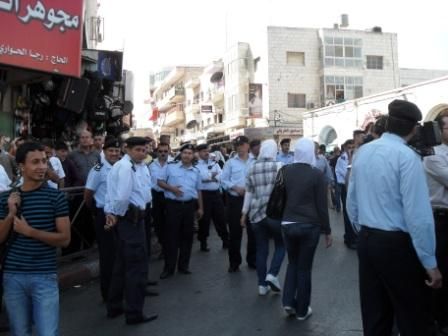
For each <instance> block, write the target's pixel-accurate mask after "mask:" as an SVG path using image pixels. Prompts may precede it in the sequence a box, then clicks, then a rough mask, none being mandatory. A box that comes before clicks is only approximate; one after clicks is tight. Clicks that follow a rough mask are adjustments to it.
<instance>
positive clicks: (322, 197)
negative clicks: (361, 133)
mask: <svg viewBox="0 0 448 336" xmlns="http://www.w3.org/2000/svg"><path fill="white" fill-rule="evenodd" d="M315 160H316V157H315V155H314V143H313V141H312V140H310V139H306V138H302V139H300V140H299V141H298V142H297V143H296V146H295V150H294V163H293V164H289V165H287V166H284V167H283V168H282V169H281V170H280V172H279V174H283V178H284V182H285V188H286V203H285V209H284V212H283V218H282V223H281V224H282V234H283V239H284V242H285V246H286V250H287V252H288V259H289V263H288V270H287V272H286V279H285V285H284V290H283V308H284V309H285V311H286V313H287V314H288V315H289V316H291V315H294V314H295V315H296V316H297V319H298V320H301V321H302V320H306V319H307V318H308V317H310V316H311V314H312V309H311V307H310V301H311V268H312V264H313V259H314V254H315V252H316V247H317V244H318V242H319V237H320V233H321V232H323V233H325V241H326V246H327V247H329V246H331V243H332V238H331V229H330V223H329V218H328V207H327V182H326V179H325V176H324V175H323V174H322V172H321V171H320V170H318V169H317V168H315V162H316V161H315Z"/></svg>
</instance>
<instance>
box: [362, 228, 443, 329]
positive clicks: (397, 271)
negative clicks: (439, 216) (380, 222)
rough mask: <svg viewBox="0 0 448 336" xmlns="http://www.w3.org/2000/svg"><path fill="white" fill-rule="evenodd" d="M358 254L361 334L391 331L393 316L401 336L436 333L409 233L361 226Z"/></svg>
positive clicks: (427, 294)
mask: <svg viewBox="0 0 448 336" xmlns="http://www.w3.org/2000/svg"><path fill="white" fill-rule="evenodd" d="M358 257H359V289H360V296H361V313H362V322H363V327H364V336H388V335H391V332H392V325H393V322H394V317H395V319H396V322H397V325H398V329H399V331H400V335H401V336H429V335H431V336H433V335H435V333H434V323H433V320H432V316H431V291H430V289H429V287H427V286H426V284H425V278H426V272H425V270H424V269H423V267H422V265H421V264H420V261H419V259H418V257H417V254H416V252H415V250H414V247H413V245H412V241H411V238H410V236H409V235H408V234H406V233H404V232H388V231H381V230H372V229H366V228H363V229H362V230H361V232H360V237H359V243H358Z"/></svg>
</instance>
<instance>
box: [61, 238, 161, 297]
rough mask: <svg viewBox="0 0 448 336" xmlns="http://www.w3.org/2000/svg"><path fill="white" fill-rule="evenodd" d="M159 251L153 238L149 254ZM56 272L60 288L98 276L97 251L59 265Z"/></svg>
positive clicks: (153, 254) (66, 287) (156, 253)
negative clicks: (82, 258)
mask: <svg viewBox="0 0 448 336" xmlns="http://www.w3.org/2000/svg"><path fill="white" fill-rule="evenodd" d="M159 253H160V245H159V244H158V243H157V242H156V241H155V240H153V241H152V244H151V255H152V256H156V255H158V254H159ZM150 262H151V261H150ZM58 273H59V288H60V289H68V288H72V287H74V286H77V285H82V284H85V283H86V282H89V281H92V280H94V279H96V278H98V277H99V275H100V265H99V256H98V251H95V252H94V253H93V254H91V255H90V256H89V257H88V258H86V259H84V260H81V261H72V262H70V263H68V264H64V265H60V266H59V269H58Z"/></svg>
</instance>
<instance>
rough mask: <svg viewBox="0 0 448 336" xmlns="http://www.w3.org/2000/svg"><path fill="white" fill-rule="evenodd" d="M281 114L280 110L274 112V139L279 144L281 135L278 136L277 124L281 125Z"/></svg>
mask: <svg viewBox="0 0 448 336" xmlns="http://www.w3.org/2000/svg"><path fill="white" fill-rule="evenodd" d="M281 121H282V119H281V114H280V111H279V110H274V139H275V142H277V144H278V139H279V135H278V134H277V123H281Z"/></svg>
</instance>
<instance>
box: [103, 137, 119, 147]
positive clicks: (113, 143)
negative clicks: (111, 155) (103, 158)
mask: <svg viewBox="0 0 448 336" xmlns="http://www.w3.org/2000/svg"><path fill="white" fill-rule="evenodd" d="M120 147H121V143H120V140H118V139H108V140H107V141H106V142H105V143H104V146H103V149H108V148H120Z"/></svg>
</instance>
